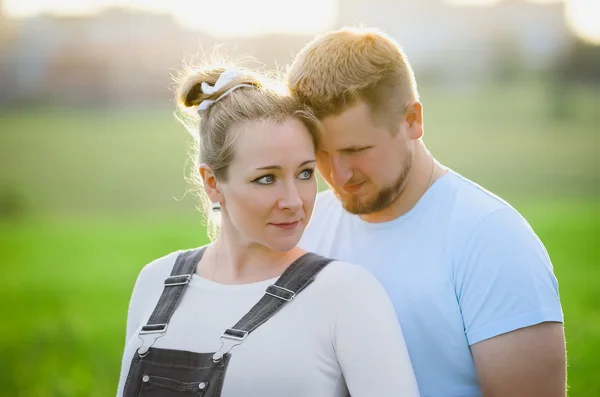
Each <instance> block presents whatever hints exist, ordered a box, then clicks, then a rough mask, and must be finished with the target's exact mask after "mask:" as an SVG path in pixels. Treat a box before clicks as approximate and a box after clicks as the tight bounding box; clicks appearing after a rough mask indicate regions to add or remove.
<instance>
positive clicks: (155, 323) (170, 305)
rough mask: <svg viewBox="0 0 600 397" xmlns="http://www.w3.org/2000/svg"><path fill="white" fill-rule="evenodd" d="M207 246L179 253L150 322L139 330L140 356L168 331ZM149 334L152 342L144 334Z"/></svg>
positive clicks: (146, 352)
mask: <svg viewBox="0 0 600 397" xmlns="http://www.w3.org/2000/svg"><path fill="white" fill-rule="evenodd" d="M205 249H206V247H203V248H197V249H193V250H188V251H184V252H182V253H180V254H179V256H178V257H177V260H176V261H175V264H174V265H173V270H172V271H171V275H170V276H169V277H167V278H166V279H165V281H164V287H163V291H162V294H161V296H160V298H159V299H158V303H157V304H156V307H155V308H154V311H153V312H152V314H151V315H150V318H149V319H148V322H147V323H146V325H144V326H143V327H142V329H141V331H140V332H139V338H140V339H142V346H141V347H140V348H139V349H138V354H139V355H140V356H142V357H143V356H145V355H146V354H148V350H149V349H150V347H151V346H152V345H153V344H154V341H156V339H158V338H160V337H161V336H163V335H164V334H165V332H167V326H168V325H169V321H170V320H171V317H172V316H173V313H174V312H175V309H176V308H177V306H178V305H179V302H180V301H181V298H182V297H183V291H184V290H185V288H186V287H187V285H188V283H189V282H190V280H191V279H192V275H193V274H194V272H195V271H196V266H197V265H198V262H200V258H202V255H203V254H204V250H205ZM145 335H147V336H148V338H147V339H150V343H146V342H147V340H146V339H144V336H145Z"/></svg>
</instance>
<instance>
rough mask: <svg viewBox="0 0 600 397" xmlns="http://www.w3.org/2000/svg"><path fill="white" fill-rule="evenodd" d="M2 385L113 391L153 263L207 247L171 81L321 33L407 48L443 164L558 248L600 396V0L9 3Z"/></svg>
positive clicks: (575, 367)
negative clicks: (143, 278) (139, 282)
mask: <svg viewBox="0 0 600 397" xmlns="http://www.w3.org/2000/svg"><path fill="white" fill-rule="evenodd" d="M0 4H1V6H0V48H1V54H0V302H1V303H0V310H1V316H2V319H3V322H2V326H1V327H0V396H3V397H4V396H10V397H14V396H19V397H34V396H36V397H37V396H53V397H54V396H56V397H58V396H110V395H114V394H115V391H116V384H117V381H118V376H119V370H120V365H121V354H122V349H123V347H124V342H125V321H126V315H127V306H128V302H129V297H130V294H131V291H132V288H133V284H134V282H135V279H136V277H137V275H138V273H139V271H140V269H141V268H142V267H143V266H144V265H145V264H146V263H148V262H150V261H151V260H153V259H155V258H157V257H159V256H162V255H165V254H167V253H168V252H171V251H173V250H177V249H183V248H189V247H195V246H198V245H201V244H203V243H205V242H206V241H207V237H206V233H205V230H204V227H203V226H202V223H201V219H202V218H201V216H200V215H199V213H198V212H197V211H196V210H195V208H194V207H195V204H196V203H195V202H194V199H193V197H191V196H190V195H189V194H186V189H187V185H186V183H185V181H184V175H185V173H186V171H187V166H188V161H187V153H188V144H189V143H190V138H189V136H188V135H186V132H185V130H184V128H183V127H182V126H181V125H179V124H178V123H177V121H176V120H175V118H174V116H173V112H174V109H175V107H174V103H173V85H172V80H171V76H172V75H173V74H176V73H177V71H178V70H179V69H180V67H181V65H182V61H183V60H190V59H193V58H194V56H195V55H197V54H198V53H201V52H210V51H211V50H212V48H213V47H214V46H215V45H220V46H222V47H223V48H224V49H226V51H228V53H229V54H230V55H232V56H234V57H237V56H243V55H250V56H253V57H255V58H256V59H257V60H258V61H260V62H261V63H260V64H257V66H261V65H262V66H264V67H265V68H267V69H275V68H283V67H285V65H287V64H289V63H290V62H291V60H292V59H293V56H294V54H295V53H296V52H297V51H298V50H299V49H300V48H301V47H302V45H303V44H304V43H306V42H307V41H308V40H310V39H311V37H312V36H313V35H315V34H317V33H320V32H323V31H325V30H328V29H332V28H337V27H341V26H344V25H356V24H366V25H370V26H374V27H378V28H380V29H382V30H384V31H386V32H387V33H388V34H390V35H391V36H393V37H394V38H396V39H397V40H398V41H399V43H400V44H401V45H402V46H403V47H404V50H405V51H406V53H407V55H408V57H409V60H410V61H411V63H412V65H413V68H414V70H415V74H416V77H417V80H418V83H419V90H420V94H421V99H422V102H423V104H424V109H425V120H426V123H425V126H426V129H425V130H426V136H425V141H426V143H427V145H428V147H429V149H430V150H432V152H433V153H434V155H435V156H436V157H437V158H438V159H439V160H440V161H442V162H443V163H444V164H445V165H447V166H449V167H450V168H452V169H454V170H455V171H458V172H460V173H462V174H463V175H465V176H467V177H469V178H471V179H473V180H475V181H476V182H478V183H480V184H482V185H483V186H484V187H486V188H488V189H490V190H492V191H493V192H495V193H496V194H498V195H500V196H502V197H503V198H505V199H507V200H508V201H509V202H510V203H511V204H513V205H514V206H515V207H516V208H517V209H518V210H519V211H520V212H521V213H522V214H523V215H525V217H527V219H528V220H529V222H530V223H531V225H532V226H533V228H534V229H535V231H536V232H537V234H538V235H539V236H540V238H541V239H542V241H543V242H544V243H545V245H546V247H547V249H548V251H549V253H550V256H551V258H552V260H553V264H554V268H555V273H556V275H557V277H558V280H559V286H560V293H561V299H562V303H563V310H564V313H565V321H566V335H567V348H568V358H569V388H570V389H569V395H570V396H573V397H592V396H594V397H597V396H600V378H599V377H598V371H599V370H600V355H599V354H598V352H600V267H599V259H600V255H599V252H600V250H599V248H598V247H599V245H600V244H599V243H600V241H599V236H600V233H599V229H600V227H599V224H600V222H599V221H600V205H599V198H600V190H599V184H598V182H599V177H598V160H597V156H596V151H597V150H598V149H599V146H598V142H599V140H598V137H599V135H600V127H599V125H600V1H598V0H564V1H548V0H546V1H542V0H537V1H524V0H505V1H500V0H498V1H491V0H488V1H484V0H479V1H478V0H470V1H467V0H452V1H448V0H447V1H443V0H419V1H410V0H405V1H401V0H370V1H367V0H303V1H301V2H300V1H284V0H252V1H248V0H247V1H235V0H221V1H210V2H209V1H201V0H194V1H191V0H190V1H188V0H185V1H184V0H154V1H151V0H129V1H125V0H89V1H85V0H0Z"/></svg>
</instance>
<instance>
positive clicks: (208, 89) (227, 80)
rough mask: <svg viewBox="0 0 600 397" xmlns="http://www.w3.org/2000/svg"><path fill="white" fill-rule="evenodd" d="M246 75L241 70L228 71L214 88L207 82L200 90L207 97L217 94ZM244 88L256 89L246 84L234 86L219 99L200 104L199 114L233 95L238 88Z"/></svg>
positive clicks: (206, 100) (220, 77)
mask: <svg viewBox="0 0 600 397" xmlns="http://www.w3.org/2000/svg"><path fill="white" fill-rule="evenodd" d="M244 74H245V73H244V72H242V71H241V70H238V69H227V70H225V71H224V72H223V73H221V75H220V76H219V78H218V79H217V81H216V82H215V85H214V86H213V85H210V84H208V83H207V82H203V83H202V85H201V86H200V88H201V89H202V93H203V94H206V95H210V94H214V93H215V92H217V91H219V90H220V89H222V88H223V87H225V86H226V85H228V84H231V82H232V81H234V80H235V79H237V78H238V77H241V76H243V75H244ZM242 87H254V86H253V85H252V84H245V83H244V84H238V85H234V86H233V87H231V88H230V89H228V90H227V91H225V92H224V93H222V94H221V95H219V96H218V97H217V99H205V100H203V101H202V102H200V104H199V105H198V113H200V112H201V111H204V110H207V109H209V108H210V107H211V106H212V105H213V104H215V103H216V102H218V101H220V100H221V99H223V98H224V97H226V96H227V95H229V94H231V93H232V92H233V91H235V90H237V89H238V88H242Z"/></svg>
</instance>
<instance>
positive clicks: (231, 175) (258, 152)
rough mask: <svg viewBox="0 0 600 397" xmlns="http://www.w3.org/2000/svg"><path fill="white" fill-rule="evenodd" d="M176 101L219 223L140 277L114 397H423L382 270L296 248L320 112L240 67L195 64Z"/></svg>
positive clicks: (309, 206)
mask: <svg viewBox="0 0 600 397" xmlns="http://www.w3.org/2000/svg"><path fill="white" fill-rule="evenodd" d="M178 101H179V106H180V107H181V108H182V109H183V110H186V111H191V113H192V114H195V115H198V116H199V118H200V123H199V139H198V147H199V150H198V153H197V155H196V160H197V165H196V166H195V167H194V169H195V172H197V174H196V177H197V178H198V182H199V184H200V186H201V189H200V191H201V193H203V194H204V197H205V198H207V199H208V200H209V202H210V203H212V204H211V205H210V207H211V209H212V211H213V213H214V212H218V213H219V214H220V218H221V221H220V226H219V231H218V235H217V237H216V239H215V240H214V241H213V242H212V243H211V244H210V245H208V246H206V247H202V248H198V249H191V250H185V251H177V252H174V253H171V254H169V255H167V256H165V257H162V258H160V259H157V260H155V261H154V262H152V263H150V264H148V265H147V266H145V267H144V269H143V270H142V272H141V273H140V275H139V277H138V280H137V282H136V285H135V288H134V291H133V295H132V298H131V302H130V308H129V316H128V321H127V342H126V347H125V352H124V355H123V363H122V372H121V378H120V382H119V388H118V396H125V397H134V396H136V397H137V396H141V397H152V396H210V397H218V396H222V397H237V396H263V397H268V396H287V397H295V396H298V397H300V396H311V397H318V396H323V397H337V396H346V395H347V394H348V392H349V393H350V394H351V395H352V396H354V397H366V396H369V397H375V396H392V395H394V396H411V397H412V396H418V391H417V386H416V381H415V378H414V374H413V371H412V366H411V364H410V361H409V357H408V353H407V350H406V347H405V344H404V340H403V337H402V332H401V329H400V326H399V324H398V323H397V319H396V315H395V313H394V310H393V307H392V305H391V303H390V301H389V300H388V297H387V295H386V294H385V292H384V290H383V288H382V287H381V286H380V284H379V283H378V282H377V281H376V279H375V278H374V277H373V276H372V275H370V274H369V273H368V272H367V271H366V270H364V269H363V268H361V267H358V266H356V265H352V264H349V263H344V262H339V261H333V260H331V259H327V258H323V257H320V256H317V255H315V254H312V253H307V252H305V251H303V250H301V249H300V248H298V247H297V243H298V241H299V240H300V237H301V235H302V232H303V231H304V229H305V227H306V225H307V223H308V221H309V219H310V216H311V213H312V210H313V205H314V200H315V196H316V193H317V184H316V181H315V175H314V173H315V170H314V167H315V154H314V142H315V139H314V137H315V133H316V131H317V128H318V122H317V121H316V119H315V118H314V116H312V114H311V113H310V112H309V111H308V110H307V109H304V108H302V107H301V106H300V105H299V104H297V103H296V102H295V101H294V100H293V99H292V97H291V96H289V95H288V94H287V93H286V92H284V91H282V90H280V89H278V88H277V86H276V85H275V84H274V83H273V82H272V81H270V80H269V79H267V78H266V77H264V76H260V75H258V74H257V73H255V72H251V71H248V70H242V69H235V68H231V69H227V70H224V69H223V68H210V67H208V68H203V69H196V70H194V71H192V72H191V73H189V74H188V75H187V77H185V78H184V79H183V80H182V81H181V84H180V87H179V90H178ZM215 234H216V233H215Z"/></svg>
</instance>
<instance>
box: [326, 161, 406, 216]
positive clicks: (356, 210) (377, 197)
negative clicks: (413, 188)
mask: <svg viewBox="0 0 600 397" xmlns="http://www.w3.org/2000/svg"><path fill="white" fill-rule="evenodd" d="M404 158H405V160H404V164H403V165H402V169H401V170H400V174H399V175H398V177H397V178H396V180H395V181H394V182H393V183H392V184H390V185H387V186H384V187H382V188H381V189H379V191H377V192H376V193H375V194H374V195H373V196H372V197H367V198H365V199H362V200H361V199H360V198H359V197H357V196H355V195H352V194H349V195H348V194H343V195H341V194H340V193H339V192H338V191H337V190H336V188H334V189H333V192H334V193H335V195H336V196H337V197H338V199H339V200H340V201H341V203H342V207H343V208H344V209H345V210H346V211H348V212H349V213H351V214H354V215H366V214H372V213H375V212H379V211H382V210H384V209H386V208H387V207H389V206H390V205H391V204H392V203H393V202H394V201H395V200H396V199H397V198H398V196H400V194H401V193H402V191H403V190H404V188H405V186H406V181H407V179H408V174H409V173H410V170H411V168H412V156H411V153H410V152H408V151H407V152H406V153H405V157H404Z"/></svg>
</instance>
